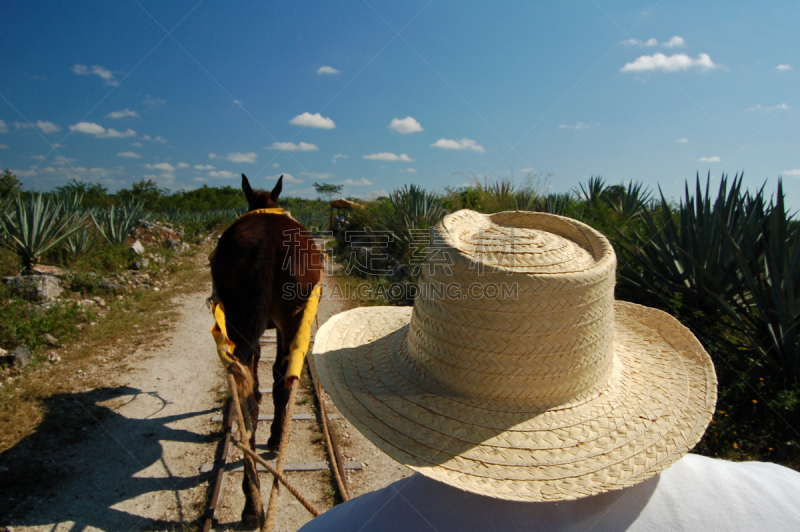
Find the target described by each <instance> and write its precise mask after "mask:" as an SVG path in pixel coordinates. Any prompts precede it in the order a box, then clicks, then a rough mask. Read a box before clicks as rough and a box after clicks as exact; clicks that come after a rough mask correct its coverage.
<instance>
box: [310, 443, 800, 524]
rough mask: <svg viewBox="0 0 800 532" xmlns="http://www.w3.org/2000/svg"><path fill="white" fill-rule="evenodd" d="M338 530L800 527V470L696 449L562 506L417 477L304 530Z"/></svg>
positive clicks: (337, 508)
mask: <svg viewBox="0 0 800 532" xmlns="http://www.w3.org/2000/svg"><path fill="white" fill-rule="evenodd" d="M300 530H301V531H302V532H316V531H326V532H336V531H351V530H352V531H356V530H358V531H364V532H366V531H381V532H393V531H397V532H400V531H402V532H409V531H426V532H427V531H430V532H446V531H459V532H468V531H478V530H481V531H483V530H492V531H503V532H505V531H512V530H520V531H522V530H524V531H559V532H561V531H581V532H588V531H591V532H603V531H620V530H630V531H653V530H658V531H667V532H673V531H687V530H692V531H700V532H711V531H717V530H718V531H725V532H731V531H747V532H757V531H766V532H780V531H787V532H789V531H791V532H798V531H800V473H798V472H796V471H793V470H791V469H788V468H786V467H783V466H779V465H776V464H771V463H763V462H740V463H734V462H726V461H724V460H716V459H713V458H706V457H703V456H698V455H691V454H690V455H686V456H684V457H683V458H681V459H680V460H679V461H678V462H676V463H675V464H673V465H672V467H670V468H668V469H666V470H665V471H662V472H661V473H660V474H658V475H656V476H655V477H653V478H651V479H649V480H646V481H645V482H642V483H640V484H637V485H635V486H632V487H630V488H626V489H622V490H616V491H611V492H607V493H602V494H600V495H595V496H592V497H585V498H582V499H578V500H575V501H562V502H534V503H526V502H512V501H504V500H499V499H492V498H490V497H485V496H481V495H475V494H473V493H468V492H465V491H461V490H459V489H457V488H454V487H452V486H448V485H446V484H442V483H440V482H437V481H434V480H431V479H429V478H427V477H425V476H423V475H420V474H415V475H412V476H410V477H408V478H405V479H402V480H399V481H397V482H395V483H393V484H390V485H389V486H387V487H386V488H383V489H381V490H378V491H374V492H372V493H367V494H365V495H362V496H360V497H357V498H355V499H353V500H351V501H349V502H347V503H345V504H341V505H339V506H335V507H334V508H332V509H331V510H328V511H327V512H325V513H324V514H322V515H321V516H319V517H317V518H316V519H314V520H312V521H311V522H309V523H308V524H306V526H304V527H303V528H301V529H300Z"/></svg>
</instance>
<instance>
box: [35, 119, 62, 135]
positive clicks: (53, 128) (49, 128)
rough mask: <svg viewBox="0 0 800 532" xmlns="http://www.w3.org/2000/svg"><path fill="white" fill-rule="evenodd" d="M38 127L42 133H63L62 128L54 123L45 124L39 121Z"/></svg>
mask: <svg viewBox="0 0 800 532" xmlns="http://www.w3.org/2000/svg"><path fill="white" fill-rule="evenodd" d="M36 127H38V128H39V129H40V130H41V131H42V133H55V132H57V131H61V126H58V125H56V124H54V123H52V122H45V121H43V120H37V121H36Z"/></svg>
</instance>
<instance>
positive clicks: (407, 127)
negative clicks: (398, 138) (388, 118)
mask: <svg viewBox="0 0 800 532" xmlns="http://www.w3.org/2000/svg"><path fill="white" fill-rule="evenodd" d="M389 129H394V130H395V131H397V132H398V133H404V134H406V133H418V132H420V131H423V129H422V126H421V125H420V124H419V122H417V121H416V120H415V119H414V118H412V117H410V116H407V117H405V118H394V119H392V123H391V124H389Z"/></svg>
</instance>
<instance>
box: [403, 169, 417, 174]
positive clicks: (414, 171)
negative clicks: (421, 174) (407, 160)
mask: <svg viewBox="0 0 800 532" xmlns="http://www.w3.org/2000/svg"><path fill="white" fill-rule="evenodd" d="M406 172H409V173H412V174H416V173H417V169H416V168H406Z"/></svg>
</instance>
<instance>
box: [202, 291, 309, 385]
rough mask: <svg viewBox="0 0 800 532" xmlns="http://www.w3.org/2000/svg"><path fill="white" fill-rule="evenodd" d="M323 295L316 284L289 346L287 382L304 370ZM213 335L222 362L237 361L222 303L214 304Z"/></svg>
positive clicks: (230, 362)
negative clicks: (320, 299) (312, 329)
mask: <svg viewBox="0 0 800 532" xmlns="http://www.w3.org/2000/svg"><path fill="white" fill-rule="evenodd" d="M321 296H322V286H321V285H316V286H315V287H314V289H313V290H312V291H311V295H310V296H309V297H308V301H306V306H305V308H304V309H303V318H302V320H301V321H300V328H299V329H298V330H297V334H295V336H294V339H293V340H292V345H291V347H290V348H289V367H288V369H287V371H286V382H287V384H288V383H291V381H292V380H293V379H296V378H299V377H300V373H302V371H303V362H304V361H305V359H306V353H308V346H309V345H310V344H311V326H312V324H313V322H314V318H315V317H316V315H317V307H318V306H319V298H320V297H321ZM211 336H213V337H214V342H215V343H216V344H217V355H218V356H219V360H220V362H222V365H223V366H225V367H226V368H227V367H228V366H229V365H231V364H232V363H233V362H234V361H237V360H238V359H237V358H236V355H234V354H233V352H234V350H235V349H236V345H235V344H234V343H233V342H232V341H231V339H230V338H228V331H227V329H226V327H225V307H224V306H223V305H222V303H221V302H220V303H215V304H214V326H213V327H211Z"/></svg>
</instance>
